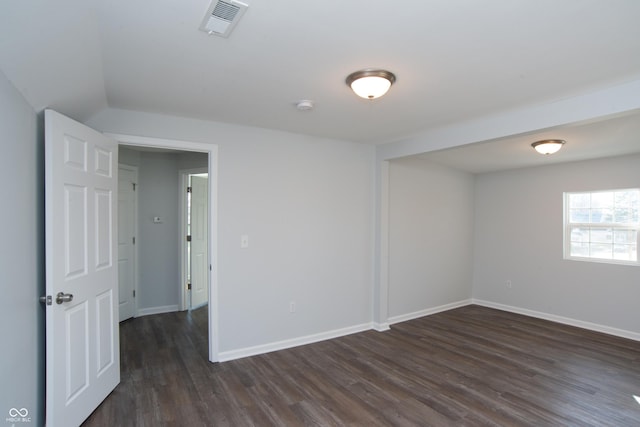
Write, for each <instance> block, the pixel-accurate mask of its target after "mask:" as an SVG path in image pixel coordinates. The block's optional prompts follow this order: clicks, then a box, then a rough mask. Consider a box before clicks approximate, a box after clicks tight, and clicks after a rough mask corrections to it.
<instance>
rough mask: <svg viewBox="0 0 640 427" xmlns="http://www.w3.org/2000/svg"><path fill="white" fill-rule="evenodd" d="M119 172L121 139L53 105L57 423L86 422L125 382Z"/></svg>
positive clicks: (51, 258)
mask: <svg viewBox="0 0 640 427" xmlns="http://www.w3.org/2000/svg"><path fill="white" fill-rule="evenodd" d="M117 175H118V149H117V144H116V142H115V141H112V140H111V139H109V138H107V137H105V136H104V135H102V134H100V133H98V132H96V131H94V130H92V129H89V128H88V127H86V126H84V125H82V124H80V123H77V122H75V121H73V120H71V119H69V118H67V117H65V116H63V115H61V114H58V113H56V112H55V111H52V110H46V111H45V241H46V243H45V245H46V291H47V295H48V296H49V297H51V300H52V301H51V304H50V305H49V304H47V305H46V340H47V344H46V424H47V426H49V427H60V426H77V425H80V423H82V422H83V421H84V420H85V419H86V418H87V416H89V415H90V414H91V412H92V411H93V410H94V409H95V408H96V407H97V406H98V405H99V404H100V402H102V400H104V398H105V397H106V396H107V395H108V394H109V393H110V392H111V391H112V390H113V389H114V388H115V386H116V385H117V384H118V383H119V382H120V354H119V352H120V343H119V337H118V303H117V302H118V272H117V269H118V266H117V262H116V260H117V241H116V230H117V217H116V203H117V200H118V196H117V193H118V187H117V184H118V176H117ZM58 295H59V297H58V298H56V297H57V296H58ZM71 296H72V297H71ZM71 298H72V299H71ZM56 300H57V301H56Z"/></svg>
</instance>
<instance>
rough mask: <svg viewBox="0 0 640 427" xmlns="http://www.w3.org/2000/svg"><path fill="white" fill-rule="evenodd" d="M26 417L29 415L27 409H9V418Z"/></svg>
mask: <svg viewBox="0 0 640 427" xmlns="http://www.w3.org/2000/svg"><path fill="white" fill-rule="evenodd" d="M27 415H29V411H27V408H21V409H16V408H11V409H9V416H10V417H23V418H24V417H26V416H27Z"/></svg>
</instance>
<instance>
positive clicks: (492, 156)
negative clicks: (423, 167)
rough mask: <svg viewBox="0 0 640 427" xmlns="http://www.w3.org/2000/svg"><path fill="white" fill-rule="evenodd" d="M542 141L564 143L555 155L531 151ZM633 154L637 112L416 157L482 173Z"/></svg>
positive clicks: (638, 131) (639, 134) (638, 132)
mask: <svg viewBox="0 0 640 427" xmlns="http://www.w3.org/2000/svg"><path fill="white" fill-rule="evenodd" d="M543 139H563V140H565V141H566V143H565V145H563V146H562V149H561V150H560V151H558V152H557V153H555V154H551V155H547V156H545V155H541V154H539V153H537V152H536V151H535V150H534V149H533V147H531V143H533V142H535V141H539V140H543ZM633 153H640V113H638V112H634V113H631V114H625V115H622V116H618V117H613V118H607V119H606V120H601V121H596V122H591V123H581V124H579V125H573V126H563V127H559V128H555V129H547V130H541V131H539V132H535V133H531V134H525V135H518V136H513V137H509V138H501V139H496V140H492V141H485V142H479V143H474V144H469V145H464V146H461V147H455V148H450V149H447V150H440V151H432V152H429V153H425V154H419V155H417V157H419V158H422V159H426V160H429V161H432V162H436V163H439V164H442V165H445V166H448V167H452V168H454V169H458V170H461V171H465V172H470V173H485V172H496V171H500V170H508V169H517V168H523V167H532V166H543V165H550V164H554V163H564V162H574V161H579V160H588V159H597V158H602V157H612V156H623V155H627V154H633Z"/></svg>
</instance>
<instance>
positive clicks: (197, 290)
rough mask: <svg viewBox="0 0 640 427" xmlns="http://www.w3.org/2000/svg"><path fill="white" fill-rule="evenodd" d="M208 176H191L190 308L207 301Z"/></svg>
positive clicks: (200, 305)
mask: <svg viewBox="0 0 640 427" xmlns="http://www.w3.org/2000/svg"><path fill="white" fill-rule="evenodd" d="M208 181H209V179H208V177H207V176H206V175H204V176H203V175H192V176H191V308H192V309H195V308H198V307H202V306H203V305H205V304H207V303H208V302H209V280H208V277H209V274H208V273H209V251H208V250H207V247H208V239H207V236H208V235H209V233H208V229H209V228H208V226H207V225H208V224H207V221H208V218H209V209H208V206H209V198H208V197H207V194H208Z"/></svg>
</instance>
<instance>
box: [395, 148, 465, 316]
mask: <svg viewBox="0 0 640 427" xmlns="http://www.w3.org/2000/svg"><path fill="white" fill-rule="evenodd" d="M473 209H474V177H473V175H471V174H468V173H465V172H460V171H456V170H454V169H451V168H447V167H445V166H441V165H438V164H435V163H432V162H428V161H427V160H424V159H420V158H407V159H399V160H393V161H391V162H389V291H388V292H389V300H388V301H389V317H390V322H391V323H393V322H394V319H397V318H401V319H404V318H405V316H407V315H409V316H410V315H411V314H412V313H418V314H419V313H424V312H425V311H428V310H429V309H432V308H435V307H439V306H443V305H447V304H451V303H455V302H459V301H462V300H468V299H469V297H470V295H471V280H472V269H473V245H472V242H473ZM410 317H411V316H410ZM414 317H415V316H414Z"/></svg>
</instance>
